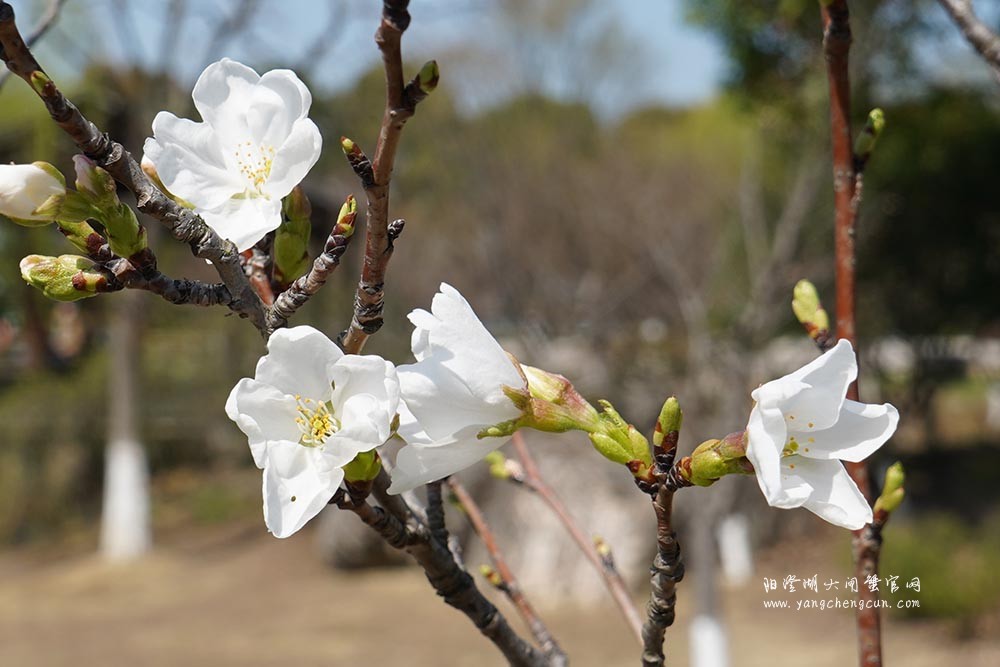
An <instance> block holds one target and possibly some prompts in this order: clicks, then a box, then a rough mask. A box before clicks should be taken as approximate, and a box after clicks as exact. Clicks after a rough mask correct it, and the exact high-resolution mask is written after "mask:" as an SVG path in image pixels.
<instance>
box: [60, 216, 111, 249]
mask: <svg viewBox="0 0 1000 667" xmlns="http://www.w3.org/2000/svg"><path fill="white" fill-rule="evenodd" d="M56 225H58V226H59V231H60V233H62V235H63V236H65V237H66V240H67V241H69V242H70V243H72V244H73V247H75V248H76V249H77V250H79V251H80V252H85V253H87V254H88V255H89V254H90V253H92V252H96V251H97V250H98V249H99V248H100V247H101V246H102V245H104V237H103V236H101V235H100V234H98V233H97V230H95V229H94V228H93V227H91V226H90V224H89V223H87V222H66V221H64V220H56Z"/></svg>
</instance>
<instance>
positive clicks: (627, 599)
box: [512, 431, 642, 642]
mask: <svg viewBox="0 0 1000 667" xmlns="http://www.w3.org/2000/svg"><path fill="white" fill-rule="evenodd" d="M512 442H513V445H514V452H515V454H516V455H517V458H518V460H519V461H520V463H521V466H522V467H523V468H524V477H523V479H521V480H518V481H520V482H521V483H522V484H523V485H524V486H525V487H526V488H528V489H531V490H532V491H534V492H535V493H537V494H538V497H539V498H541V499H542V500H544V501H545V503H546V504H547V505H548V506H549V509H551V510H552V511H553V512H554V513H555V515H556V517H557V518H558V519H559V522H560V523H561V524H562V525H563V527H564V528H565V529H566V531H567V532H568V533H569V535H570V537H572V538H573V541H574V542H576V544H577V546H578V547H579V548H580V551H582V552H583V555H584V556H585V557H586V558H587V560H588V561H589V562H590V564H591V565H593V566H594V569H595V570H597V573H598V574H599V575H600V576H601V579H603V580H604V585H605V586H606V587H607V589H608V592H610V593H611V597H613V598H614V600H615V603H616V604H617V605H618V607H619V609H621V611H622V615H623V616H625V621H626V623H628V626H629V628H631V629H632V632H633V633H634V634H635V636H636V638H637V639H638V640H639V641H640V642H641V641H642V617H641V616H640V615H639V610H638V609H637V608H636V606H635V602H634V601H633V600H632V596H631V595H629V592H628V586H626V585H625V580H624V579H622V576H621V573H619V572H618V568H616V567H615V562H614V559H613V558H611V557H610V556H608V557H605V556H602V555H601V554H600V553H598V552H597V548H596V547H595V546H594V542H593V541H592V540H589V539H587V536H586V535H585V534H584V532H583V530H582V529H581V528H580V525H579V524H578V523H577V522H576V519H574V518H573V515H572V514H570V511H569V508H568V507H566V505H565V504H564V503H563V501H562V500H561V499H560V498H559V496H558V495H556V492H555V491H554V490H553V489H552V487H551V486H549V485H548V482H546V481H545V478H544V477H543V476H542V473H541V471H540V470H539V469H538V465H537V464H536V463H535V460H534V458H533V457H532V456H531V452H530V450H529V449H528V446H527V444H526V443H525V441H524V436H523V435H521V432H520V431H517V432H516V433H514V437H513V440H512Z"/></svg>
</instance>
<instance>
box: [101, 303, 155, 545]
mask: <svg viewBox="0 0 1000 667" xmlns="http://www.w3.org/2000/svg"><path fill="white" fill-rule="evenodd" d="M137 296H140V295H137V294H135V293H131V292H128V291H125V292H122V293H121V294H116V295H115V297H116V298H115V299H114V300H110V301H111V303H110V308H111V316H110V318H109V332H110V336H109V338H108V355H109V363H110V366H111V368H110V374H109V378H108V389H109V394H110V396H109V400H108V445H107V449H106V451H105V455H104V507H103V512H102V515H101V545H100V549H101V554H102V556H103V557H104V558H105V559H107V560H112V561H124V560H131V559H133V558H136V557H138V556H141V555H142V554H144V553H146V552H147V551H149V549H150V547H151V546H152V527H151V525H150V501H149V465H148V463H147V461H146V452H145V450H144V449H143V447H142V444H141V443H140V440H139V426H138V425H139V419H138V406H139V397H138V389H139V386H138V385H139V382H138V375H139V337H140V335H141V332H140V329H141V319H142V315H141V310H140V304H139V303H138V302H137V299H136V297H137Z"/></svg>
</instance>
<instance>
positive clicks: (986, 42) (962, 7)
mask: <svg viewBox="0 0 1000 667" xmlns="http://www.w3.org/2000/svg"><path fill="white" fill-rule="evenodd" d="M938 3H939V4H940V5H941V6H942V7H944V10H945V11H946V12H948V15H949V16H950V17H951V20H952V21H954V22H955V25H957V26H958V29H959V30H961V31H962V34H963V35H965V39H966V41H968V42H969V44H971V45H972V48H974V49H975V50H976V51H978V52H979V55H980V56H982V58H983V60H985V61H986V64H987V65H989V66H990V67H991V68H992V69H993V74H994V75H996V77H997V81H998V82H1000V36H998V35H997V34H996V33H994V32H993V31H992V30H990V29H989V27H987V25H986V24H985V23H983V22H982V21H981V20H980V19H979V17H978V16H976V12H975V10H973V9H972V1H971V0H938Z"/></svg>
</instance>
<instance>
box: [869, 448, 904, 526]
mask: <svg viewBox="0 0 1000 667" xmlns="http://www.w3.org/2000/svg"><path fill="white" fill-rule="evenodd" d="M905 481H906V472H905V471H904V470H903V464H902V463H900V462H899V461H896V462H895V463H893V464H892V465H891V466H889V469H888V470H886V472H885V483H884V484H883V485H882V495H880V496H879V497H878V499H877V500H876V501H875V507H874V513H875V514H878V513H879V511H880V510H881V511H883V512H885V513H887V514H888V513H890V512H895V511H896V508H898V507H899V505H900V504H901V503H902V502H903V497H904V496H905V495H906V489H905V488H904V487H903V484H904V482H905Z"/></svg>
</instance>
